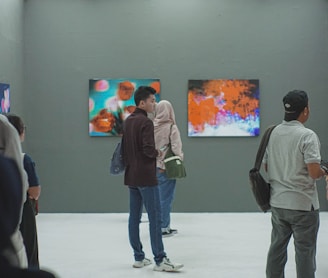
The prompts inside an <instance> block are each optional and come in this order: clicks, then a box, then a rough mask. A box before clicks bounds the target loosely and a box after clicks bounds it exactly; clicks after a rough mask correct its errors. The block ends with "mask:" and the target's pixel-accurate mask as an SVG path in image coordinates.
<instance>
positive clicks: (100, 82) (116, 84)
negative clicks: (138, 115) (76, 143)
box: [89, 79, 161, 136]
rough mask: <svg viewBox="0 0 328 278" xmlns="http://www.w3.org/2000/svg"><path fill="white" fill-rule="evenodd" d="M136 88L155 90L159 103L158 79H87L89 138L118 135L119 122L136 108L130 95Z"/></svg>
mask: <svg viewBox="0 0 328 278" xmlns="http://www.w3.org/2000/svg"><path fill="white" fill-rule="evenodd" d="M140 86H150V87H152V88H154V89H155V91H156V94H155V98H156V102H158V101H159V100H160V88H161V86H160V80H159V79H90V80H89V135H90V136H121V135H122V133H123V121H124V120H125V119H126V118H127V117H128V116H129V115H130V114H131V113H132V112H133V111H134V109H135V108H136V106H135V102H134V92H135V91H136V89H137V88H138V87H140Z"/></svg>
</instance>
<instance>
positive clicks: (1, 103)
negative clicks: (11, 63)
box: [0, 83, 10, 113]
mask: <svg viewBox="0 0 328 278" xmlns="http://www.w3.org/2000/svg"><path fill="white" fill-rule="evenodd" d="M8 112H10V85H9V84H5V83H0V113H8Z"/></svg>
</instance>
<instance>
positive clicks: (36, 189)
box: [27, 185, 41, 200]
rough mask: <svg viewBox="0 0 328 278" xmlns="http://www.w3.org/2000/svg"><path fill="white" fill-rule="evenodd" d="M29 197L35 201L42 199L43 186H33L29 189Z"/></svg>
mask: <svg viewBox="0 0 328 278" xmlns="http://www.w3.org/2000/svg"><path fill="white" fill-rule="evenodd" d="M27 193H28V196H29V198H30V199H34V200H37V199H39V197H40V194H41V186H40V185H38V186H32V187H29V189H28V190H27Z"/></svg>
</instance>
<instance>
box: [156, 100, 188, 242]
mask: <svg viewBox="0 0 328 278" xmlns="http://www.w3.org/2000/svg"><path fill="white" fill-rule="evenodd" d="M154 134H155V147H156V149H160V150H163V152H162V153H161V155H160V156H158V157H157V160H156V166H157V180H158V188H159V196H160V203H161V211H162V236H163V237H169V236H172V235H174V234H176V233H177V232H178V231H177V230H175V229H171V225H170V224H171V217H170V213H171V209H172V203H173V199H174V193H175V185H176V180H175V179H169V178H167V176H166V173H165V164H164V158H165V154H166V152H167V150H168V148H169V144H171V149H172V151H173V153H174V154H175V155H177V156H179V157H180V159H181V160H183V152H182V142H181V137H180V132H179V129H178V127H177V125H176V122H175V114H174V109H173V106H172V104H171V103H170V102H169V101H167V100H161V101H160V102H159V103H158V104H156V108H155V118H154Z"/></svg>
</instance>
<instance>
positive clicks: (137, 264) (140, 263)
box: [132, 258, 151, 268]
mask: <svg viewBox="0 0 328 278" xmlns="http://www.w3.org/2000/svg"><path fill="white" fill-rule="evenodd" d="M150 264H151V260H149V259H147V258H144V259H143V260H142V261H135V262H134V264H133V265H132V266H133V267H134V268H142V267H144V266H147V265H150Z"/></svg>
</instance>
